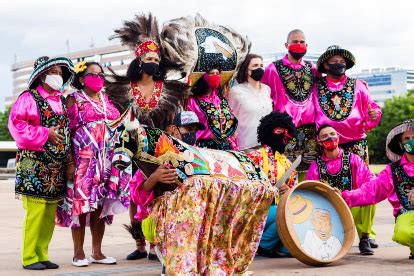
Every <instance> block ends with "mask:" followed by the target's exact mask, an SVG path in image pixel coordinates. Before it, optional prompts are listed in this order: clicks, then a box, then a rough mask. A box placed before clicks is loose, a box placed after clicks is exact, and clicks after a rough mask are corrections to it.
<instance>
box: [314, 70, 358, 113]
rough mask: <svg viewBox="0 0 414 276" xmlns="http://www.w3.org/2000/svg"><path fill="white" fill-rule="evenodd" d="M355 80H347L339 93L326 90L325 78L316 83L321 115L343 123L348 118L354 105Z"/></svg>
mask: <svg viewBox="0 0 414 276" xmlns="http://www.w3.org/2000/svg"><path fill="white" fill-rule="evenodd" d="M355 81H356V79H353V78H348V79H347V81H346V83H345V85H344V87H343V88H342V89H341V90H339V91H331V90H329V88H328V84H327V82H326V77H325V78H323V79H322V80H320V81H318V102H319V106H320V108H321V109H322V111H323V113H324V114H325V115H326V116H327V117H328V118H329V119H331V120H332V121H343V120H345V119H346V118H348V116H349V114H351V111H352V105H353V104H354V98H355V94H354V89H355Z"/></svg>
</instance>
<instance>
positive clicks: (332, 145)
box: [321, 137, 339, 150]
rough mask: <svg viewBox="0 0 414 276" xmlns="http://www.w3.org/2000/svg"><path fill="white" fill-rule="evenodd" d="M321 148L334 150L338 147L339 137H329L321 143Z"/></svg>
mask: <svg viewBox="0 0 414 276" xmlns="http://www.w3.org/2000/svg"><path fill="white" fill-rule="evenodd" d="M321 144H322V147H323V148H324V149H327V150H334V149H336V148H337V147H338V144H339V137H329V138H328V139H326V140H324V141H321Z"/></svg>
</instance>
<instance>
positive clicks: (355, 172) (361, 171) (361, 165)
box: [351, 154, 376, 189]
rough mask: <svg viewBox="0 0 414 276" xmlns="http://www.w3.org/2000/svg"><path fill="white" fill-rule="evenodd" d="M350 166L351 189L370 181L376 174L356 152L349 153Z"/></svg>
mask: <svg viewBox="0 0 414 276" xmlns="http://www.w3.org/2000/svg"><path fill="white" fill-rule="evenodd" d="M351 166H352V178H353V179H352V180H353V181H352V182H353V187H352V189H357V188H359V187H361V186H362V185H363V184H364V183H366V182H371V181H374V180H375V179H376V176H375V174H374V173H373V172H371V170H370V169H369V168H368V166H367V164H365V162H364V160H362V158H361V157H359V156H358V155H356V154H351Z"/></svg>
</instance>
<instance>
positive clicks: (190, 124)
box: [165, 111, 205, 146]
mask: <svg viewBox="0 0 414 276" xmlns="http://www.w3.org/2000/svg"><path fill="white" fill-rule="evenodd" d="M204 129H205V126H204V125H203V124H202V123H200V121H199V120H198V117H197V115H196V114H195V113H194V112H192V111H182V112H181V113H178V114H177V115H176V116H175V118H174V120H173V122H172V124H171V125H169V126H167V128H166V130H165V132H167V133H168V134H170V135H171V136H174V137H175V138H177V139H179V140H181V141H183V142H184V143H187V144H189V145H190V146H194V145H195V142H196V132H197V130H204Z"/></svg>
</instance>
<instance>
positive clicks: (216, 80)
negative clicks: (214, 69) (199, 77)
mask: <svg viewBox="0 0 414 276" xmlns="http://www.w3.org/2000/svg"><path fill="white" fill-rule="evenodd" d="M207 82H208V87H210V88H211V89H217V88H218V87H219V85H220V75H211V76H210V75H207Z"/></svg>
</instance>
